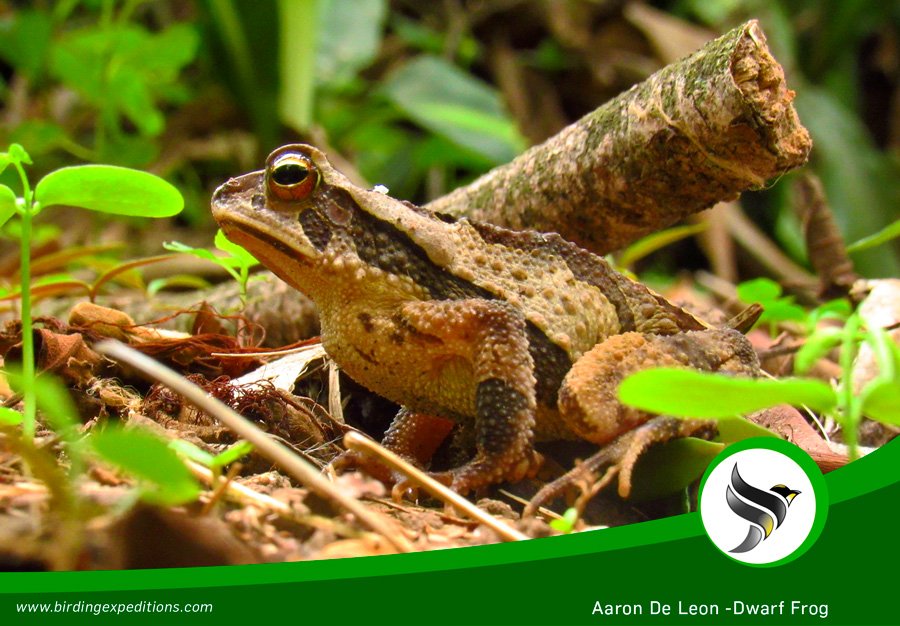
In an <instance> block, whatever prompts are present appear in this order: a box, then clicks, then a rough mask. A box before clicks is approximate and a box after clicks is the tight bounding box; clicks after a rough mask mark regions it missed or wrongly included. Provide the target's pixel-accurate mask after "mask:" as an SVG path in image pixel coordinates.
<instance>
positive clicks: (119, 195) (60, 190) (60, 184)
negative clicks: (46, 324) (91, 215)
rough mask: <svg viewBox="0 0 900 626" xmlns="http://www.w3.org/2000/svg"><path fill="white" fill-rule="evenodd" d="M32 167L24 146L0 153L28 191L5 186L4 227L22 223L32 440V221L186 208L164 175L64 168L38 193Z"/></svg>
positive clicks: (1, 162) (26, 422) (27, 429)
mask: <svg viewBox="0 0 900 626" xmlns="http://www.w3.org/2000/svg"><path fill="white" fill-rule="evenodd" d="M31 164H32V161H31V157H30V156H29V155H28V153H27V152H26V151H25V148H23V147H22V146H20V145H19V144H16V143H14V144H11V145H10V146H9V149H8V150H7V151H6V152H0V172H2V171H3V170H5V169H6V168H7V167H12V168H14V169H15V170H16V172H17V173H18V176H19V182H20V184H21V188H22V195H21V196H17V195H16V194H15V192H14V191H13V190H12V189H10V188H9V187H7V186H6V185H0V226H3V225H4V224H5V223H6V222H7V221H8V220H10V219H11V218H12V217H14V216H18V218H19V229H18V232H19V245H20V255H21V268H20V274H21V279H20V284H21V285H22V286H23V288H22V290H21V308H22V395H23V399H24V405H25V410H24V417H23V420H22V429H23V432H24V433H25V435H26V436H27V437H28V438H33V437H34V431H35V417H36V414H37V402H36V391H35V384H36V383H35V366H34V338H33V335H32V326H33V325H32V318H31V290H30V283H31V254H30V250H31V245H32V219H33V218H34V217H35V216H36V215H37V214H38V213H40V212H41V211H42V210H44V209H45V208H47V207H51V206H54V205H56V206H75V207H81V208H84V209H89V210H92V211H100V212H102V213H111V214H114V215H137V216H143V217H168V216H171V215H175V214H176V213H178V212H179V211H181V209H182V208H183V207H184V199H183V198H182V197H181V194H180V193H179V191H178V190H177V189H176V188H175V187H173V186H172V185H170V184H169V183H167V182H166V181H164V180H163V179H161V178H159V177H158V176H154V175H153V174H149V173H147V172H141V171H138V170H132V169H128V168H124V167H115V166H112V165H76V166H73V167H64V168H61V169H58V170H56V171H53V172H50V173H49V174H47V175H46V176H44V177H43V178H42V179H41V180H40V181H38V184H37V185H35V187H34V189H32V187H31V183H30V182H29V180H28V175H27V174H26V172H25V166H26V165H31Z"/></svg>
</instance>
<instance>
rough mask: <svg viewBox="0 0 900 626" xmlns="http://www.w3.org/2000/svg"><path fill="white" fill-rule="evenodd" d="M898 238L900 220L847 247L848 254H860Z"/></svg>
mask: <svg viewBox="0 0 900 626" xmlns="http://www.w3.org/2000/svg"><path fill="white" fill-rule="evenodd" d="M897 237H900V220H897V221H895V222H893V223H892V224H888V225H887V226H885V227H884V228H882V229H881V230H879V231H878V232H877V233H875V234H873V235H869V236H868V237H863V238H862V239H860V240H859V241H855V242H853V243H851V244H850V245H849V246H847V252H851V253H852V252H859V251H861V250H868V249H869V248H874V247H876V246H880V245H881V244H884V243H887V242H888V241H890V240H891V239H896V238H897Z"/></svg>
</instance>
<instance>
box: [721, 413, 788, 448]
mask: <svg viewBox="0 0 900 626" xmlns="http://www.w3.org/2000/svg"><path fill="white" fill-rule="evenodd" d="M716 426H717V427H718V429H719V437H718V440H719V441H721V442H722V443H734V442H736V441H743V440H744V439H750V438H751V437H775V438H779V437H778V435H776V434H775V433H773V432H772V431H771V430H769V429H768V428H763V427H762V426H760V425H759V424H756V423H754V422H751V421H750V420H748V419H747V418H746V417H724V418H722V419H720V420H718V423H717V424H716Z"/></svg>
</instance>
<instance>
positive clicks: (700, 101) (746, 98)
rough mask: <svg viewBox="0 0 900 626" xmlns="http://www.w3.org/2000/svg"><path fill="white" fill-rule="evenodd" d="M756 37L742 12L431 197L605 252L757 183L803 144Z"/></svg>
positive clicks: (453, 210)
mask: <svg viewBox="0 0 900 626" xmlns="http://www.w3.org/2000/svg"><path fill="white" fill-rule="evenodd" d="M765 41H766V39H765V35H763V33H762V30H761V29H760V27H759V24H758V23H757V22H756V21H755V20H754V21H750V22H747V23H746V24H743V25H741V26H739V27H738V28H735V29H734V30H732V31H730V32H729V33H726V34H725V35H723V36H722V37H719V38H718V39H716V40H714V41H711V42H709V43H708V44H707V45H705V46H704V47H703V48H702V49H700V50H699V51H697V52H696V53H694V54H692V55H691V56H689V57H687V58H686V59H683V60H682V61H679V62H678V63H673V64H672V65H669V66H666V67H664V68H663V69H661V70H660V71H658V72H656V73H655V74H653V75H652V76H651V77H650V78H648V79H647V80H645V81H644V82H642V83H640V84H638V85H635V86H634V87H632V88H631V89H629V90H628V91H626V92H624V93H622V94H620V95H619V96H618V97H616V98H614V99H612V100H610V101H609V102H607V103H606V104H604V105H603V106H601V107H600V108H598V109H597V110H595V111H593V112H591V113H589V114H587V115H586V116H584V117H583V118H582V119H580V120H579V121H577V122H575V123H574V124H572V125H570V126H568V127H566V128H565V129H564V130H562V131H561V132H560V133H559V134H557V135H555V136H554V137H551V138H550V139H548V140H547V141H546V142H545V143H543V144H541V145H539V146H535V147H533V148H531V149H530V150H528V151H527V152H525V153H524V154H522V155H521V156H519V157H518V158H516V159H515V160H514V161H512V162H511V163H509V164H507V165H504V166H501V167H498V168H496V169H494V170H492V171H491V172H489V173H488V174H486V175H484V176H482V177H481V178H479V179H478V180H476V181H475V182H473V183H471V184H470V185H468V186H466V187H461V188H459V189H457V190H456V191H454V192H452V193H450V194H449V195H446V196H444V197H443V198H439V199H437V200H435V201H433V202H431V203H430V204H429V205H428V208H429V209H431V210H434V211H441V212H444V213H449V214H451V215H466V216H468V217H471V218H473V219H478V220H480V221H484V222H491V223H494V224H498V225H501V226H507V227H510V228H516V229H519V228H532V229H535V230H544V231H547V230H552V231H556V232H559V233H560V234H561V235H562V236H563V237H565V238H567V239H571V240H572V241H574V242H576V243H578V244H580V245H582V246H584V247H586V248H589V249H591V250H593V251H594V252H598V253H601V254H603V253H607V252H610V251H613V250H617V249H619V248H621V247H623V246H625V245H627V244H628V243H630V242H632V241H635V240H636V239H638V238H639V237H642V236H644V235H646V234H648V233H650V232H653V231H655V230H659V229H661V228H664V227H666V226H669V225H671V224H673V223H675V222H677V221H679V220H681V219H683V218H685V217H686V216H688V215H690V214H692V213H696V212H698V211H701V210H703V209H705V208H708V207H710V206H712V205H713V204H715V203H716V202H719V201H722V200H732V199H734V198H736V197H737V195H738V194H739V193H740V192H742V191H745V190H747V189H751V188H758V187H761V186H762V185H763V184H764V183H765V181H767V180H769V179H771V178H774V177H776V176H779V175H781V174H783V173H784V172H786V171H788V170H790V169H792V168H795V167H798V166H800V165H802V164H803V163H805V162H806V158H807V155H808V153H809V150H810V147H811V142H810V139H809V133H807V131H806V129H805V128H803V126H801V125H800V121H799V120H798V118H797V114H796V112H795V110H794V107H793V106H792V105H791V101H792V100H793V97H794V93H793V92H792V91H790V90H789V89H788V88H787V85H786V84H785V80H784V71H783V70H782V68H781V66H780V65H779V64H778V62H777V61H776V60H775V59H774V58H773V57H772V55H771V54H770V53H769V50H768V48H767V47H766V43H765Z"/></svg>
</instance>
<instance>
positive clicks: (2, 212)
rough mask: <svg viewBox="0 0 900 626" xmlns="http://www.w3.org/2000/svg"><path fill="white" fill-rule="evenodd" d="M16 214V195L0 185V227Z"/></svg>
mask: <svg viewBox="0 0 900 626" xmlns="http://www.w3.org/2000/svg"><path fill="white" fill-rule="evenodd" d="M15 214H16V194H15V192H13V190H12V189H10V188H9V187H7V186H6V185H0V226H3V225H4V224H6V222H8V221H9V218H11V217H12V216H13V215H15Z"/></svg>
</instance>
